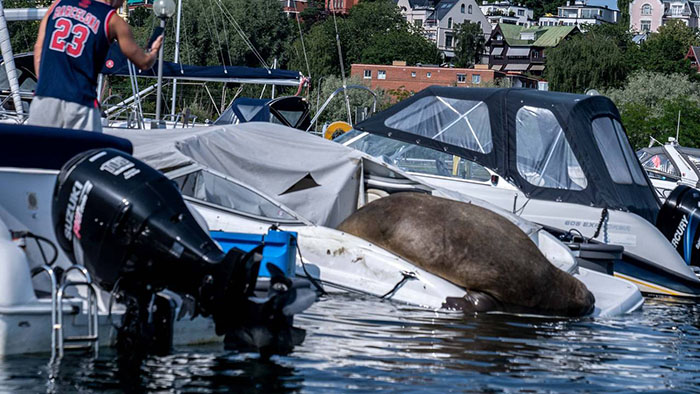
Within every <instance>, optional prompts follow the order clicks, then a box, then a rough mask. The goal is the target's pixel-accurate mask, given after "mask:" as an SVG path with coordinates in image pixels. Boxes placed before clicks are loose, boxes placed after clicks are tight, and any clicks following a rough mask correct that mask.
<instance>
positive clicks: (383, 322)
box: [0, 296, 700, 393]
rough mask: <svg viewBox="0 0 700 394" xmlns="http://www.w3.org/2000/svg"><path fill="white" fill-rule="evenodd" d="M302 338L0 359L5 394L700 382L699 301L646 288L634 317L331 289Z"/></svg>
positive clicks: (615, 387) (673, 387) (304, 322)
mask: <svg viewBox="0 0 700 394" xmlns="http://www.w3.org/2000/svg"><path fill="white" fill-rule="evenodd" d="M296 325H297V326H299V327H302V328H304V329H306V330H307V339H306V341H305V342H304V343H303V345H301V346H299V347H298V348H297V349H295V351H294V353H292V354H291V355H289V356H285V357H279V356H278V357H273V358H272V359H271V360H261V359H260V358H259V357H257V355H254V354H248V353H237V352H227V351H224V350H222V346H221V345H209V346H199V347H184V348H178V349H176V351H175V352H174V354H172V355H169V356H166V357H151V358H149V359H147V360H145V361H144V362H143V363H142V364H141V365H139V366H135V367H133V368H131V369H128V368H124V367H123V366H120V365H119V364H118V363H117V361H116V357H115V354H114V352H112V351H103V352H102V354H101V356H100V357H99V358H97V359H90V358H81V357H78V356H69V357H67V358H66V359H64V360H63V361H62V362H61V364H60V365H59V366H56V367H49V366H47V357H46V356H45V355H37V356H23V357H10V358H7V359H5V360H0V392H12V393H17V392H32V393H34V392H123V391H129V392H188V393H189V392H195V393H196V392H206V393H209V392H230V391H252V392H265V393H269V392H288V391H294V392H296V391H314V392H315V391H320V392H338V391H362V392H364V391H370V390H371V391H375V390H392V391H402V392H424V391H435V392H452V391H460V392H461V391H467V392H484V391H487V392H494V391H496V392H521V391H538V392H561V391H604V392H630V391H672V392H689V391H695V392H700V373H699V372H700V308H699V307H698V305H697V304H696V303H694V302H690V301H688V300H677V299H672V298H650V299H648V300H647V303H646V305H645V307H644V309H643V310H642V311H640V312H636V313H633V314H631V315H627V316H622V317H616V318H604V319H572V320H557V319H547V318H535V317H523V316H512V315H505V314H481V315H468V316H464V315H462V314H457V313H437V312H434V311H427V310H424V309H419V308H415V307H409V306H405V305H397V304H393V303H390V302H383V301H378V300H376V299H373V298H366V297H357V296H334V297H330V298H326V299H324V300H322V301H321V302H319V303H317V304H316V305H314V306H313V307H312V308H311V309H310V310H309V311H308V312H307V313H304V314H302V315H300V316H298V317H297V318H296Z"/></svg>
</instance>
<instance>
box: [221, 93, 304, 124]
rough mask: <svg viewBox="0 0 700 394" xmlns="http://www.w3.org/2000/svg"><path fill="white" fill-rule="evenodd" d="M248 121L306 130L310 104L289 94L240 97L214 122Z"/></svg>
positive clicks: (236, 122) (234, 122) (233, 122)
mask: <svg viewBox="0 0 700 394" xmlns="http://www.w3.org/2000/svg"><path fill="white" fill-rule="evenodd" d="M246 122H272V123H277V124H281V125H284V126H288V127H293V128H295V129H300V130H306V128H307V127H308V126H309V123H311V119H310V117H309V104H308V103H307V102H306V100H305V99H304V98H303V97H299V96H287V97H278V98H275V99H254V98H248V97H239V98H237V99H235V100H233V102H232V103H231V105H230V106H229V107H228V108H227V109H226V111H224V113H222V114H221V116H220V117H219V118H218V119H217V120H216V121H215V122H214V124H215V125H224V124H238V123H246Z"/></svg>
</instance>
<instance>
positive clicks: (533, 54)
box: [532, 51, 540, 59]
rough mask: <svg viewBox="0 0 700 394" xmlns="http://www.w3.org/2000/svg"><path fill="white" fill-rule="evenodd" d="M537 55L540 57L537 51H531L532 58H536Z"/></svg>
mask: <svg viewBox="0 0 700 394" xmlns="http://www.w3.org/2000/svg"><path fill="white" fill-rule="evenodd" d="M538 57H540V53H539V52H538V51H532V58H533V59H537V58H538Z"/></svg>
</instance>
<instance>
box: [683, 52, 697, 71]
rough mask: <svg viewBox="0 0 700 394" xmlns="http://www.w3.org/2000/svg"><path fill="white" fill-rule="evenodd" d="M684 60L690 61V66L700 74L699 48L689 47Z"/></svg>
mask: <svg viewBox="0 0 700 394" xmlns="http://www.w3.org/2000/svg"><path fill="white" fill-rule="evenodd" d="M685 59H688V60H690V66H691V67H692V68H693V69H695V71H697V72H700V47H696V46H691V47H690V49H688V53H687V54H686V55H685Z"/></svg>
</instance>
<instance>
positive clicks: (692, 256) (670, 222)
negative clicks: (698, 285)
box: [656, 185, 700, 267]
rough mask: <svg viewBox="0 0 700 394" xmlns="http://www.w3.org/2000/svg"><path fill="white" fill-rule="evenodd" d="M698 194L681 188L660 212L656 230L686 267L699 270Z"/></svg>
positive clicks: (696, 190) (699, 223) (683, 187)
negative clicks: (692, 266) (659, 231)
mask: <svg viewBox="0 0 700 394" xmlns="http://www.w3.org/2000/svg"><path fill="white" fill-rule="evenodd" d="M699 225H700V190H698V189H695V188H692V187H689V186H685V185H681V186H678V187H676V188H675V189H674V190H673V191H672V192H671V194H670V195H669V196H668V198H667V199H666V201H665V202H664V205H663V206H662V207H661V210H660V211H659V215H658V217H657V219H656V227H657V228H658V229H659V230H661V232H662V233H663V234H664V236H666V238H667V239H668V240H669V242H671V245H672V246H673V247H674V248H675V249H676V250H677V251H678V253H679V254H680V255H681V257H682V258H683V260H685V262H686V263H687V264H688V265H694V266H696V267H700V232H699V231H698V226H699Z"/></svg>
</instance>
